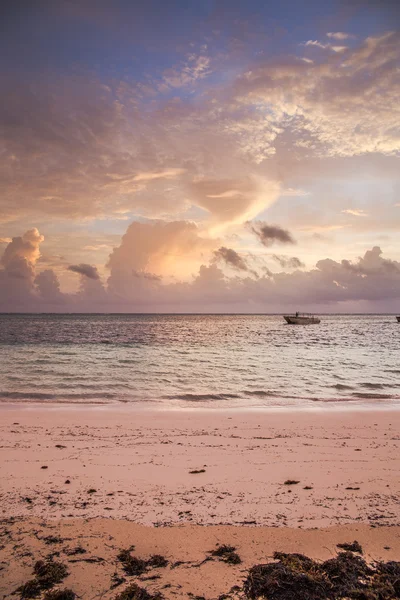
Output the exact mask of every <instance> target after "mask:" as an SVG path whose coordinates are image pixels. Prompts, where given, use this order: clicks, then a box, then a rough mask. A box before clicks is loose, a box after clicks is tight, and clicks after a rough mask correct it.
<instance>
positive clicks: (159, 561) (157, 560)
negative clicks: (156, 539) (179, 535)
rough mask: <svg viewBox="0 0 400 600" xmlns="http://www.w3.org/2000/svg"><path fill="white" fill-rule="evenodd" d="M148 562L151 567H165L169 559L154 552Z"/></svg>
mask: <svg viewBox="0 0 400 600" xmlns="http://www.w3.org/2000/svg"><path fill="white" fill-rule="evenodd" d="M147 564H148V566H149V567H154V568H155V569H156V568H164V567H166V566H168V560H167V559H166V558H165V556H162V555H161V554H153V556H150V558H149V560H148V561H147Z"/></svg>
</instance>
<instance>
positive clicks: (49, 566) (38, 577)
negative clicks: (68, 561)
mask: <svg viewBox="0 0 400 600" xmlns="http://www.w3.org/2000/svg"><path fill="white" fill-rule="evenodd" d="M33 572H34V575H35V577H34V579H31V580H30V581H27V582H26V583H24V584H23V585H21V586H20V587H19V588H18V589H17V590H15V593H16V594H19V597H20V598H21V599H24V600H25V599H26V598H38V597H39V596H40V594H41V592H42V591H44V590H49V589H51V588H52V587H53V586H54V585H56V584H58V583H61V582H62V581H63V579H65V577H66V576H67V575H68V569H67V567H66V566H65V565H63V564H62V563H60V562H57V561H53V560H47V561H44V560H38V561H37V562H36V563H35V566H34V568H33ZM61 600H62V599H61ZM67 600H68V599H67Z"/></svg>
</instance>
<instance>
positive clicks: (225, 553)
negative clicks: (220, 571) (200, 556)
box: [209, 544, 242, 565]
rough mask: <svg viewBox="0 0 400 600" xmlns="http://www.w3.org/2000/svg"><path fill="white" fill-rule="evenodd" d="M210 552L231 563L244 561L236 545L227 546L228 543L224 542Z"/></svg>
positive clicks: (235, 563) (236, 563)
mask: <svg viewBox="0 0 400 600" xmlns="http://www.w3.org/2000/svg"><path fill="white" fill-rule="evenodd" d="M209 553H210V554H211V556H216V557H217V558H220V559H221V560H222V561H223V562H226V563H228V564H229V565H238V564H240V563H241V562H242V559H241V558H240V556H239V554H238V553H237V552H236V548H235V546H227V545H226V544H223V545H222V546H219V547H218V548H216V549H215V550H210V552H209Z"/></svg>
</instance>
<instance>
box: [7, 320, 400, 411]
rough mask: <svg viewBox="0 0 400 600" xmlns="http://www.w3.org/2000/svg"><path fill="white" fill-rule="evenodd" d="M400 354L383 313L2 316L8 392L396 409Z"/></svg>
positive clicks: (61, 397) (16, 397) (23, 397)
mask: <svg viewBox="0 0 400 600" xmlns="http://www.w3.org/2000/svg"><path fill="white" fill-rule="evenodd" d="M399 350H400V324H399V323H397V321H396V319H395V318H394V317H393V316H384V315H380V316H325V317H323V318H322V321H321V324H320V325H309V326H303V327H301V326H290V325H286V324H285V322H284V321H283V319H282V317H280V316H262V315H255V316H253V315H239V316H232V315H0V361H1V370H0V400H2V401H10V400H12V401H29V400H31V401H36V402H37V401H45V402H49V401H51V402H105V403H110V402H111V403H112V402H157V403H162V404H164V405H165V406H210V405H212V406H232V407H234V406H286V405H299V404H300V405H302V404H311V403H314V402H316V401H319V402H321V403H322V402H329V401H330V402H332V401H341V400H342V401H346V402H349V401H353V402H360V401H369V402H371V401H372V402H374V401H376V402H378V401H379V402H380V403H383V402H385V401H386V402H390V404H391V405H393V404H399V401H400V368H399V356H400V353H399Z"/></svg>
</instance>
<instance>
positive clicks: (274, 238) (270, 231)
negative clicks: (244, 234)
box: [248, 221, 296, 246]
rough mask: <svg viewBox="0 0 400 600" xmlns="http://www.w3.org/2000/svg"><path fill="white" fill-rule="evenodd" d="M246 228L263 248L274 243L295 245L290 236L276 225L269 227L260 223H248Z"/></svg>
mask: <svg viewBox="0 0 400 600" xmlns="http://www.w3.org/2000/svg"><path fill="white" fill-rule="evenodd" d="M248 227H249V228H250V230H251V231H252V232H253V233H254V234H255V235H256V236H257V238H258V239H259V240H260V242H261V243H262V244H263V245H264V246H272V245H273V244H274V243H279V244H295V243H296V241H295V240H294V238H293V236H292V234H291V233H290V232H289V231H287V230H286V229H282V227H279V226H278V225H269V224H268V223H263V222H262V221H258V222H254V223H249V224H248Z"/></svg>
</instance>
